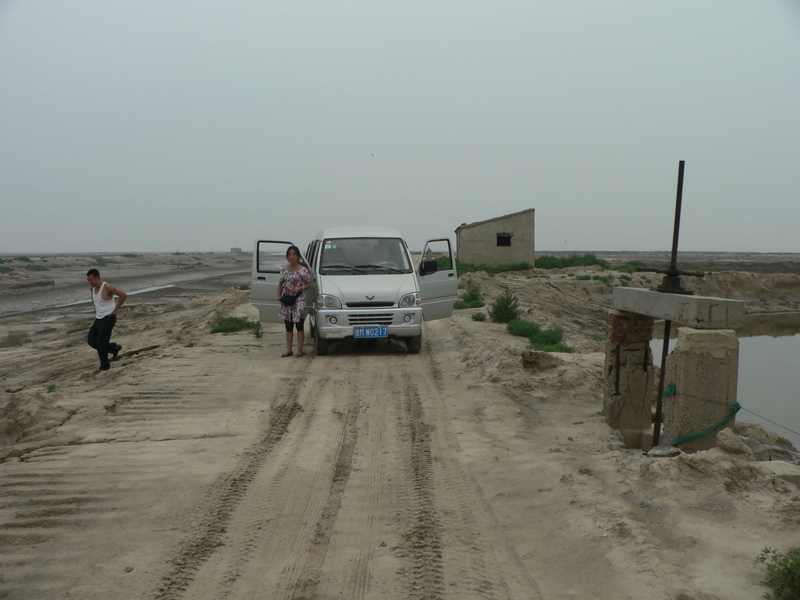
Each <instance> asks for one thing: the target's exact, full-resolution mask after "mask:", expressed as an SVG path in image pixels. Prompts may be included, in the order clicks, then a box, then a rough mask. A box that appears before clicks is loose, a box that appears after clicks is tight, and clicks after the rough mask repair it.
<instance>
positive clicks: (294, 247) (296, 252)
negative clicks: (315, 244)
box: [286, 246, 300, 260]
mask: <svg viewBox="0 0 800 600" xmlns="http://www.w3.org/2000/svg"><path fill="white" fill-rule="evenodd" d="M292 250H294V252H295V254H297V258H300V248H298V247H297V246H289V247H288V248H287V249H286V260H289V252H291V251H292Z"/></svg>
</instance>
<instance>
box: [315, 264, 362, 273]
mask: <svg viewBox="0 0 800 600" xmlns="http://www.w3.org/2000/svg"><path fill="white" fill-rule="evenodd" d="M338 269H347V270H348V271H353V272H356V273H361V274H362V275H366V273H367V272H366V271H364V270H363V269H361V268H359V267H352V266H350V265H325V266H324V267H322V269H321V270H322V271H328V270H334V271H335V270H338Z"/></svg>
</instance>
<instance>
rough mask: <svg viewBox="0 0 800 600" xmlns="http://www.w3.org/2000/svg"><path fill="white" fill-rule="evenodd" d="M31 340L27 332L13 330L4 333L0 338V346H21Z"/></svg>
mask: <svg viewBox="0 0 800 600" xmlns="http://www.w3.org/2000/svg"><path fill="white" fill-rule="evenodd" d="M30 341H31V336H29V335H28V334H27V333H24V332H20V331H15V332H12V333H9V334H8V335H6V336H5V337H4V338H3V339H2V340H0V348H12V347H13V346H22V344H27V343H28V342H30Z"/></svg>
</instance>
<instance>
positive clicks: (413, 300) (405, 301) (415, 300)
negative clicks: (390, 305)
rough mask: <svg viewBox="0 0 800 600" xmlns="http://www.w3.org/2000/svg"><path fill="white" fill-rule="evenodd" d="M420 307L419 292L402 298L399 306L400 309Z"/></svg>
mask: <svg viewBox="0 0 800 600" xmlns="http://www.w3.org/2000/svg"><path fill="white" fill-rule="evenodd" d="M419 305H420V296H419V292H414V293H413V294H406V295H405V296H403V297H402V298H400V302H399V303H398V305H397V306H399V307H400V308H411V307H412V306H419Z"/></svg>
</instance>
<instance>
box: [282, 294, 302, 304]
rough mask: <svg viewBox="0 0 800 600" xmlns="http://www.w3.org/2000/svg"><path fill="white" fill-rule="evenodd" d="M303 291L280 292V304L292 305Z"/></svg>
mask: <svg viewBox="0 0 800 600" xmlns="http://www.w3.org/2000/svg"><path fill="white" fill-rule="evenodd" d="M302 293H303V292H302V291H300V292H297V294H282V295H281V304H285V305H286V306H293V305H294V303H295V302H297V299H298V298H299V297H300V295H301V294H302Z"/></svg>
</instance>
